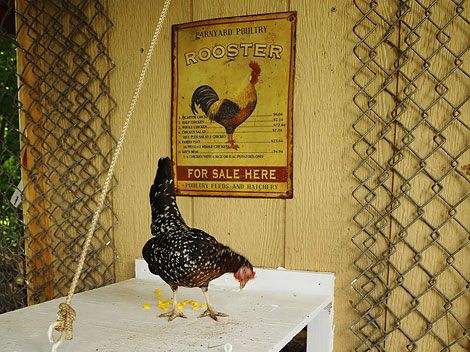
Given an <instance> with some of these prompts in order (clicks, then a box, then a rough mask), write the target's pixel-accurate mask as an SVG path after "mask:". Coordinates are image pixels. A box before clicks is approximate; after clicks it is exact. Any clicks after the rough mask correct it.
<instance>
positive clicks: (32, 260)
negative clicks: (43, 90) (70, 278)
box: [16, 0, 54, 305]
mask: <svg viewBox="0 0 470 352" xmlns="http://www.w3.org/2000/svg"><path fill="white" fill-rule="evenodd" d="M38 7H40V4H39V1H36V4H35V6H34V7H32V8H30V9H28V14H26V13H25V10H26V8H28V2H27V1H26V0H18V1H16V11H17V15H16V23H17V41H18V43H19V46H20V48H18V49H17V62H18V74H19V92H18V99H19V101H20V102H21V109H20V112H19V119H20V121H19V126H20V131H21V136H22V137H21V178H22V180H23V185H24V191H23V199H24V201H23V218H24V223H25V243H24V248H25V263H26V264H25V267H26V268H25V270H26V279H27V282H28V285H27V295H28V297H27V298H28V305H30V304H34V303H39V302H43V301H46V300H49V299H52V298H53V297H54V290H53V285H52V278H53V270H52V253H51V246H50V243H51V235H50V232H49V230H50V222H49V218H48V215H47V209H48V208H49V202H48V199H47V188H48V186H47V179H46V171H47V170H46V168H47V166H46V164H45V158H44V155H45V151H44V138H45V133H44V130H43V128H42V120H43V119H44V114H43V111H42V110H43V106H42V104H41V103H40V101H39V99H41V98H40V96H39V94H38V92H37V91H35V90H36V89H38V86H39V85H40V79H41V78H40V77H38V75H37V73H36V72H38V71H39V72H42V71H43V70H37V68H38V66H37V65H39V64H40V62H41V60H39V56H40V55H41V53H40V52H38V48H39V47H38V46H36V45H34V41H35V38H34V37H32V35H34V34H33V31H29V30H28V27H30V26H32V25H33V23H34V22H33V21H28V23H25V21H26V20H25V17H23V16H31V17H33V16H40V14H39V13H34V12H35V10H34V9H35V8H38ZM26 26H28V27H26ZM36 27H37V28H35V31H36V33H37V35H40V33H41V28H39V27H38V26H36ZM35 56H38V58H37V59H36V57H35ZM35 68H36V69H35ZM33 87H34V88H33Z"/></svg>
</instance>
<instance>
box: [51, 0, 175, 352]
mask: <svg viewBox="0 0 470 352" xmlns="http://www.w3.org/2000/svg"><path fill="white" fill-rule="evenodd" d="M170 3H171V0H165V3H164V5H163V8H162V12H161V13H160V18H159V19H158V23H157V26H156V28H155V32H154V33H153V37H152V41H151V42H150V46H149V50H148V52H147V56H146V57H145V61H144V65H143V67H142V71H141V72H140V77H139V80H138V81H137V86H136V88H135V90H134V95H133V97H132V100H131V103H130V106H129V110H128V111H127V115H126V119H125V121H124V125H123V126H122V129H121V135H120V137H119V140H118V142H117V145H116V149H115V150H114V153H113V157H112V159H111V164H110V165H109V170H108V173H107V174H106V179H105V182H104V185H103V188H102V190H101V194H100V198H99V200H98V206H97V207H96V210H95V213H94V214H93V219H92V221H91V226H90V229H89V230H88V232H87V234H86V239H85V244H84V246H83V249H82V252H81V254H80V260H79V262H78V266H77V270H76V271H75V275H74V276H73V280H72V284H71V285H70V289H69V292H68V295H67V298H66V300H65V303H61V304H60V305H59V311H58V313H57V321H56V322H54V323H52V324H51V325H50V326H49V329H48V337H49V341H50V342H51V343H52V344H53V345H52V352H56V351H57V348H58V347H59V346H60V344H62V342H63V341H64V340H71V339H72V337H73V329H72V328H73V321H74V320H75V316H76V313H75V310H74V309H73V308H72V306H71V305H70V303H71V302H72V297H73V295H74V293H75V288H76V287H77V283H78V280H79V279H80V274H81V272H82V269H83V265H84V263H85V258H86V254H87V252H88V249H89V247H90V243H91V239H92V237H93V234H94V233H95V229H96V225H97V224H98V220H99V217H100V215H101V212H102V211H103V207H104V202H105V199H106V195H107V194H108V191H109V186H110V184H111V179H112V177H113V172H114V167H115V166H116V162H117V159H118V158H119V154H120V153H121V149H122V145H123V143H124V139H125V138H126V133H127V129H128V127H129V123H130V121H131V119H132V115H133V114H134V111H135V107H136V105H137V100H138V99H139V96H140V92H141V90H142V86H143V83H144V78H145V75H146V73H147V70H148V68H149V66H150V61H151V59H152V54H153V51H154V49H155V46H156V44H157V40H158V37H159V35H160V32H161V29H162V26H163V22H164V21H165V18H166V15H167V13H168V8H169V7H170ZM54 330H57V331H59V332H60V337H59V338H54V336H53V331H54Z"/></svg>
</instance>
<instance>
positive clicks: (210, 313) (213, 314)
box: [198, 308, 228, 321]
mask: <svg viewBox="0 0 470 352" xmlns="http://www.w3.org/2000/svg"><path fill="white" fill-rule="evenodd" d="M207 316H210V317H211V318H212V319H214V320H215V321H218V319H217V317H228V314H225V313H222V312H218V311H216V310H214V309H211V308H207V309H206V311H205V312H204V313H202V314H201V315H200V316H198V318H204V317H207Z"/></svg>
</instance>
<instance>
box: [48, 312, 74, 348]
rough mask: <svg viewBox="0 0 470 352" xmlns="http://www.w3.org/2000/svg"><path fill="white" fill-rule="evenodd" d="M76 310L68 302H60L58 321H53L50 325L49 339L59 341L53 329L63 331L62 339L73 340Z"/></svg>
mask: <svg viewBox="0 0 470 352" xmlns="http://www.w3.org/2000/svg"><path fill="white" fill-rule="evenodd" d="M76 315H77V314H76V313H75V310H74V309H73V308H72V306H70V304H67V303H61V304H59V311H58V312H57V321H56V322H55V323H52V324H51V326H50V327H49V332H48V335H49V341H50V342H53V343H54V342H58V341H59V340H55V339H54V338H53V336H52V330H53V329H54V330H56V331H59V332H60V333H61V336H60V339H62V340H63V339H65V340H72V338H73V321H74V320H75V317H76Z"/></svg>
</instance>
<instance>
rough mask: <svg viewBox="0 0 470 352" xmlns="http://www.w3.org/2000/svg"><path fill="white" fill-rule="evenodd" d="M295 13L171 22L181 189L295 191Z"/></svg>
mask: <svg viewBox="0 0 470 352" xmlns="http://www.w3.org/2000/svg"><path fill="white" fill-rule="evenodd" d="M296 19H297V16H296V13H295V12H285V13H276V14H269V15H257V16H244V17H235V18H223V19H215V20H208V21H200V22H192V23H185V24H181V25H175V26H173V105H172V156H173V161H174V163H175V182H176V191H177V194H179V195H204V196H207V195H212V196H249V197H281V198H290V197H292V96H293V72H294V48H295V46H294V44H295V26H296Z"/></svg>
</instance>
